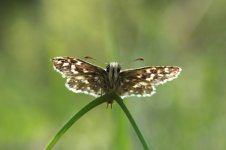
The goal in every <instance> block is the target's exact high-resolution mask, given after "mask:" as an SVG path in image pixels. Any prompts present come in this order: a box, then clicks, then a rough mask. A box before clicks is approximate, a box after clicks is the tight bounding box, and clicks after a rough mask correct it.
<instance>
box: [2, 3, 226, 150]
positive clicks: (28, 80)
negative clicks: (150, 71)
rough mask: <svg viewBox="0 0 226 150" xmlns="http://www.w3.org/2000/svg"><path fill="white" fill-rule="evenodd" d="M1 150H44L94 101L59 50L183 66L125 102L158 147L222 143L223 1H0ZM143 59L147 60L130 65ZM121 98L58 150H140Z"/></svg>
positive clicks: (101, 61) (101, 59) (90, 117)
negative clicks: (73, 81)
mask: <svg viewBox="0 0 226 150" xmlns="http://www.w3.org/2000/svg"><path fill="white" fill-rule="evenodd" d="M0 3H1V4H0V149H7V150H15V149H17V150H26V149H29V150H30V149H34V150H36V149H37V150H38V149H43V148H44V146H45V144H47V142H48V141H49V140H50V138H51V137H52V136H54V134H55V133H56V132H57V130H58V129H59V128H60V127H61V126H62V125H63V124H64V123H65V121H66V120H67V119H68V118H70V116H71V115H73V114H74V113H75V112H76V111H77V110H79V109H80V108H81V107H83V106H84V105H85V104H86V103H88V102H89V101H91V100H92V99H93V97H90V96H87V95H83V94H74V93H72V92H70V91H68V90H67V89H66V88H65V87H64V82H65V79H63V78H61V76H60V75H59V74H58V73H56V72H54V71H53V69H52V65H51V62H50V61H49V60H50V58H52V57H55V56H65V55H68V56H74V57H79V58H82V57H83V56H87V55H88V56H91V57H94V58H95V59H96V60H98V61H92V62H93V63H96V64H98V65H100V66H103V67H104V66H105V62H109V61H119V62H121V63H122V67H123V68H132V67H138V66H140V67H141V66H146V65H178V66H180V67H182V69H183V71H182V73H181V75H180V76H179V78H178V79H177V80H174V81H172V82H169V83H167V84H165V85H161V86H158V87H157V94H155V95H154V96H152V97H148V98H135V97H134V98H133V97H131V98H128V99H126V100H125V103H126V105H127V106H128V108H129V109H130V110H131V113H132V114H133V115H134V118H135V119H136V121H137V122H138V125H139V126H140V128H141V129H142V131H143V133H144V135H145V136H146V138H147V140H148V141H149V142H150V143H151V144H152V145H153V147H154V148H156V149H158V150H166V149H167V150H182V149H183V150H191V149H192V150H213V149H215V150H224V149H226V142H225V141H226V119H225V117H226V109H225V108H226V94H225V89H226V86H225V83H226V80H225V77H226V71H225V64H226V59H225V58H226V29H225V27H226V19H225V15H226V9H225V5H226V1H225V0H215V1H213V0H199V1H196V0H188V1H178V0H171V1H167V0H163V1H158V0H131V1H124V0H115V1H113V0H112V1H110V0H82V1H79V0H64V1H56V0H32V1H27V0H20V1H16V0H14V1H5V2H4V1H1V2H0ZM137 57H144V58H145V61H144V62H132V60H133V59H135V58H137ZM140 148H141V145H140V143H139V140H138V138H137V137H136V134H135V133H134V131H133V129H132V128H131V125H130V124H129V122H128V120H127V118H126V117H125V115H124V114H123V113H122V110H121V109H120V108H119V106H118V105H117V104H114V105H113V109H106V105H101V106H100V107H98V108H96V109H95V110H93V111H92V112H91V113H88V114H87V115H85V116H84V117H83V118H82V119H81V120H79V121H78V123H77V124H76V125H74V126H73V127H72V128H71V129H70V130H69V132H67V133H66V135H65V136H64V137H63V138H62V139H61V140H60V142H59V143H58V144H57V146H56V149H67V150H72V149H73V150H74V149H82V150H96V149H98V150H106V149H112V150H116V149H117V150H118V149H123V150H126V149H128V150H131V149H134V150H137V149H140Z"/></svg>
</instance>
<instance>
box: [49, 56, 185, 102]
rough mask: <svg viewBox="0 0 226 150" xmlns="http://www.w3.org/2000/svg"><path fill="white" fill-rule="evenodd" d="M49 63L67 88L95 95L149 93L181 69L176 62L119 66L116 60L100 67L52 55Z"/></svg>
mask: <svg viewBox="0 0 226 150" xmlns="http://www.w3.org/2000/svg"><path fill="white" fill-rule="evenodd" d="M52 63H53V67H54V69H55V70H56V71H57V72H59V73H60V74H61V75H62V76H63V77H64V78H66V79H67V81H66V83H65V85H66V87H67V88H68V89H69V90H71V91H73V92H75V93H85V94H89V95H92V96H95V97H98V96H101V95H103V94H106V93H108V92H115V93H116V94H117V95H119V96H120V97H121V98H125V97H128V96H138V97H141V96H151V95H153V94H154V93H155V86H157V85H159V84H164V83H166V82H167V81H171V80H173V79H176V78H177V77H178V75H179V74H180V72H181V70H182V69H181V68H180V67H177V66H150V67H142V68H137V69H129V70H121V66H120V65H119V63H117V62H111V63H109V64H107V66H106V67H105V68H102V67H99V66H96V65H93V64H91V63H89V62H87V61H83V60H81V59H77V58H73V57H67V56H65V57H55V58H53V59H52ZM109 103H111V102H109Z"/></svg>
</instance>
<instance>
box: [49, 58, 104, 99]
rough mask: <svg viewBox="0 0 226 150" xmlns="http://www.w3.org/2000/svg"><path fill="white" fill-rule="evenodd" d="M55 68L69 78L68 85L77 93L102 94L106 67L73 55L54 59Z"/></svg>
mask: <svg viewBox="0 0 226 150" xmlns="http://www.w3.org/2000/svg"><path fill="white" fill-rule="evenodd" d="M52 63H53V66H54V69H55V70H56V71H57V72H59V73H60V74H62V76H63V77H64V78H67V82H66V83H65V85H66V87H67V88H68V89H69V90H71V91H73V92H75V93H85V94H90V95H92V96H100V95H102V92H103V91H102V86H103V85H102V84H103V82H104V79H103V77H104V74H105V71H104V69H102V68H100V67H98V66H94V65H92V64H90V63H88V62H85V61H82V60H80V59H76V58H72V57H55V58H53V59H52Z"/></svg>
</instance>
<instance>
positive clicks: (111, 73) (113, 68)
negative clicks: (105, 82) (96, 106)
mask: <svg viewBox="0 0 226 150" xmlns="http://www.w3.org/2000/svg"><path fill="white" fill-rule="evenodd" d="M120 71H121V66H120V65H119V64H118V63H117V62H111V63H109V64H108V65H107V66H106V72H107V74H108V79H109V82H110V85H111V87H115V86H116V84H117V82H118V78H119V73H120Z"/></svg>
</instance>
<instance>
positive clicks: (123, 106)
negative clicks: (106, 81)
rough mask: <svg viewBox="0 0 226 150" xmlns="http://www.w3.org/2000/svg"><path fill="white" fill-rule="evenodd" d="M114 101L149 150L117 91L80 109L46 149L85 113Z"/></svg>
mask: <svg viewBox="0 0 226 150" xmlns="http://www.w3.org/2000/svg"><path fill="white" fill-rule="evenodd" d="M111 100H112V101H113V100H116V102H117V103H118V104H119V106H120V107H121V108H122V110H123V111H124V113H125V114H126V116H127V118H128V119H129V121H130V123H131V124H132V126H133V128H134V130H135V132H136V134H137V136H138V138H139V139H140V141H141V143H142V145H143V148H144V150H149V148H148V145H147V143H146V141H145V140H144V137H143V135H142V134H141V132H140V130H139V128H138V126H137V124H136V122H135V121H134V119H133V117H132V115H131V114H130V112H129V110H128V109H127V107H126V106H125V105H124V103H123V100H122V99H121V98H120V97H119V96H118V95H116V94H115V93H108V94H105V95H103V96H101V97H98V98H96V99H95V100H93V101H92V102H90V103H89V104H87V105H86V106H85V107H83V108H82V109H81V110H80V111H78V112H77V113H76V114H75V115H74V116H73V117H72V118H71V119H70V120H69V121H68V122H67V123H66V124H65V125H64V126H63V127H62V128H61V129H60V130H59V131H58V132H57V134H56V135H55V136H54V137H53V138H52V139H51V141H50V142H49V143H48V144H47V146H46V148H45V150H51V149H52V148H53V147H54V145H55V144H56V143H57V142H58V140H59V139H60V138H61V137H62V136H63V135H64V133H65V132H66V131H67V130H68V129H69V128H70V127H71V126H72V125H73V124H74V123H75V122H76V121H77V120H78V119H80V118H81V117H82V116H83V115H84V114H86V113H87V112H88V111H90V110H91V109H93V108H94V107H96V106H98V105H100V104H102V103H104V102H107V101H111Z"/></svg>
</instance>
